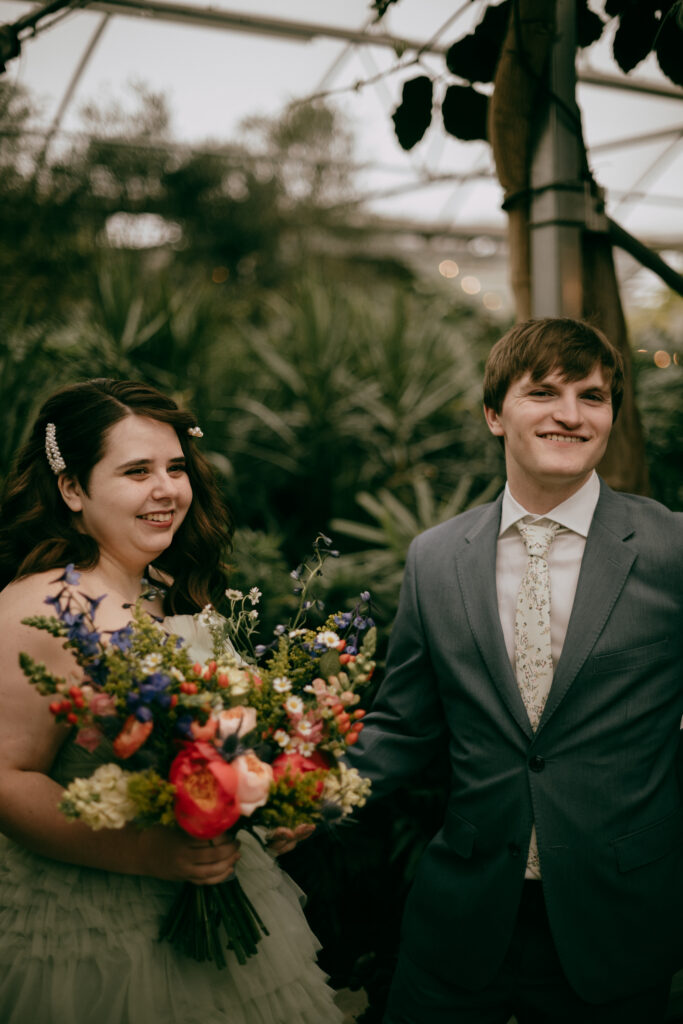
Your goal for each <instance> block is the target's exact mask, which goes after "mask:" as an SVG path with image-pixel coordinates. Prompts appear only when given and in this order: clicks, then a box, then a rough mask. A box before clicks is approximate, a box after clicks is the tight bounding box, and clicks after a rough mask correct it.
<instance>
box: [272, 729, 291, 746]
mask: <svg viewBox="0 0 683 1024" xmlns="http://www.w3.org/2000/svg"><path fill="white" fill-rule="evenodd" d="M273 739H274V740H275V742H276V743H277V745H278V746H279V747H286V746H287V744H288V743H289V733H286V732H285V730H284V729H276V730H275V732H274V733H273Z"/></svg>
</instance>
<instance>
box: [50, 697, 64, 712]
mask: <svg viewBox="0 0 683 1024" xmlns="http://www.w3.org/2000/svg"><path fill="white" fill-rule="evenodd" d="M61 710H62V702H61V701H59V700H53V701H52V703H51V704H50V711H51V712H52V714H53V715H58V714H59V712H60V711H61Z"/></svg>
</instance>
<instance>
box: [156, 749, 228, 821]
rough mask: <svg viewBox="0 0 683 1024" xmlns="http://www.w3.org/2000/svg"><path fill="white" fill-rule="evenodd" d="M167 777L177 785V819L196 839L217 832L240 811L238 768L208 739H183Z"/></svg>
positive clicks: (175, 808) (175, 806)
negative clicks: (191, 741) (204, 740)
mask: <svg viewBox="0 0 683 1024" xmlns="http://www.w3.org/2000/svg"><path fill="white" fill-rule="evenodd" d="M169 781H170V782H172V783H173V785H174V786H175V788H176V793H175V805H174V810H175V817H176V821H177V822H178V824H179V825H180V827H181V828H182V829H184V830H185V832H188V833H189V834H190V835H191V836H195V837H196V838H197V839H213V838H214V837H215V836H219V835H220V834H221V832H225V831H226V830H227V829H229V828H232V826H233V825H234V824H235V822H236V821H237V820H238V818H239V817H240V815H241V813H242V811H241V808H240V805H239V803H238V802H237V795H236V794H237V787H238V783H239V777H238V773H237V770H236V769H235V768H234V767H233V765H231V764H228V763H227V762H226V761H224V760H223V758H222V757H221V756H220V754H219V753H218V751H217V750H216V749H215V747H212V746H211V745H210V744H208V743H186V744H185V745H184V747H183V749H182V750H181V751H180V753H179V754H178V755H177V756H176V757H175V758H174V760H173V762H172V764H171V768H170V771H169Z"/></svg>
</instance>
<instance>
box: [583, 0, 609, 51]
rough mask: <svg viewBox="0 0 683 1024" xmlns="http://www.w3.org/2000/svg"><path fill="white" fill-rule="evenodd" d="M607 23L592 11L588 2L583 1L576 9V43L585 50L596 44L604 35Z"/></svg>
mask: <svg viewBox="0 0 683 1024" xmlns="http://www.w3.org/2000/svg"><path fill="white" fill-rule="evenodd" d="M604 27H605V23H604V21H603V20H602V18H601V17H599V15H597V14H596V13H595V11H591V9H590V7H589V6H588V0H582V2H581V3H579V4H577V7H576V41H577V43H578V45H579V46H580V47H581V48H582V49H583V47H585V46H590V45H591V44H592V43H594V42H596V41H597V40H598V39H599V38H600V36H601V35H602V30H603V28H604Z"/></svg>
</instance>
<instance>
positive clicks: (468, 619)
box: [349, 483, 683, 1003]
mask: <svg viewBox="0 0 683 1024" xmlns="http://www.w3.org/2000/svg"><path fill="white" fill-rule="evenodd" d="M501 501H502V497H501V498H499V499H498V500H497V501H495V502H493V503H492V504H489V505H485V506H482V507H480V508H476V509H472V510H470V511H468V512H465V513H464V514H462V515H460V516H457V517H456V518H455V519H452V520H450V521H449V522H447V523H444V524H442V525H441V526H437V527H435V528H434V529H432V530H428V531H427V532H426V533H424V534H422V535H420V536H419V537H417V538H416V539H415V540H414V541H413V544H412V545H411V548H410V552H409V555H408V561H407V566H406V573H405V578H404V582H403V587H402V590H401V600H400V605H399V611H398V615H397V618H396V622H395V624H394V628H393V631H392V635H391V642H390V649H389V656H388V664H387V675H386V678H385V681H384V683H383V685H382V687H381V689H380V692H379V694H378V698H377V701H376V703H375V705H374V707H373V709H372V712H371V714H370V715H368V716H367V718H366V719H365V722H366V725H365V728H364V730H363V732H362V733H361V738H360V740H359V742H358V744H357V745H356V746H355V747H354V748H353V749H352V751H351V754H350V758H349V759H350V760H351V761H352V763H354V764H355V765H357V766H358V767H359V769H360V770H361V771H362V772H363V773H364V774H366V775H369V776H370V777H371V778H372V779H373V782H374V790H375V793H376V794H377V795H379V794H381V793H383V792H387V791H389V790H390V789H393V788H396V787H397V786H400V785H401V784H403V783H406V782H408V781H409V780H410V779H412V778H414V777H415V775H416V773H419V771H420V769H421V768H422V767H423V766H424V765H425V764H426V763H427V762H428V761H429V760H430V759H431V758H432V756H433V754H434V750H435V745H436V744H447V745H448V751H449V757H450V766H451V779H450V800H449V804H448V809H447V813H446V818H445V821H444V824H443V827H442V828H441V830H440V831H439V833H438V834H437V835H436V836H435V838H434V839H433V841H432V842H431V844H430V846H429V847H428V849H427V851H426V853H425V854H424V856H423V858H422V861H421V863H420V866H419V869H418V873H417V877H416V880H415V883H414V885H413V888H412V890H411V894H410V896H409V899H408V904H407V907H406V913H405V917H404V926H403V942H404V945H405V948H406V951H407V952H408V954H409V955H410V956H411V957H412V958H413V959H414V960H416V961H417V962H418V963H421V964H423V965H424V966H425V967H426V968H427V969H428V970H431V971H433V972H436V973H439V974H441V975H443V976H444V977H446V978H449V979H452V980H453V981H454V982H455V983H456V984H459V985H461V986H465V987H469V988H473V989H476V988H479V987H483V986H485V985H486V984H487V983H488V982H490V981H491V980H492V978H493V976H494V975H495V973H496V971H497V969H498V967H499V966H500V964H501V961H502V959H503V957H504V956H505V953H506V950H507V948H508V945H509V942H510V939H511V935H512V930H513V928H514V923H515V918H516V913H517V908H518V905H519V900H520V896H521V891H522V884H523V879H524V871H525V863H526V854H527V849H528V843H529V836H530V833H531V826H532V822H535V823H536V830H537V834H538V845H539V852H540V858H541V869H542V874H543V889H544V894H545V900H546V905H547V909H548V915H549V919H550V924H551V928H552V932H553V936H554V938H555V942H556V945H557V949H558V952H559V955H560V957H561V960H562V964H563V967H564V970H565V972H566V974H567V976H568V978H569V980H570V982H571V983H572V985H573V986H574V987H575V989H576V990H577V991H578V993H579V994H580V995H581V996H582V997H583V998H584V999H586V1000H588V1001H591V1002H596V1003H598V1002H602V1001H605V1000H608V999H611V998H615V997H616V996H618V995H626V994H628V993H629V992H631V991H638V990H639V989H644V988H646V987H648V986H650V985H653V984H655V983H657V982H659V981H661V980H662V979H663V978H664V977H665V976H666V975H667V974H670V973H672V972H673V971H674V970H675V969H677V968H678V967H679V966H680V965H681V964H682V963H683V799H682V796H681V792H680V789H679V784H678V781H677V774H676V759H677V752H678V745H679V725H680V720H681V715H682V713H683V685H682V683H683V669H682V665H683V661H682V657H681V655H682V653H683V652H682V650H681V648H682V646H683V636H682V633H683V631H682V629H681V626H682V614H681V613H682V608H683V600H682V598H683V515H681V514H680V513H673V512H670V511H669V510H668V509H666V508H664V507H663V506H661V505H659V504H657V503H656V502H653V501H650V500H648V499H646V498H639V497H635V496H633V495H624V494H617V493H615V492H614V491H611V490H610V489H609V488H608V487H607V486H606V485H605V484H604V483H603V484H602V485H601V495H600V499H599V502H598V505H597V508H596V511H595V516H594V518H593V522H592V525H591V529H590V532H589V535H588V538H587V541H586V548H585V552H584V557H583V561H582V565H581V573H580V577H579V582H578V587H577V591H576V598H575V601H574V607H573V611H572V615H571V619H570V622H569V627H568V630H567V636H566V639H565V643H564V648H563V652H562V656H561V658H560V660H559V663H558V664H557V666H556V670H555V674H554V678H553V684H552V689H551V692H550V695H549V697H548V701H547V704H546V707H545V711H544V713H543V717H542V719H541V722H540V724H539V727H538V730H537V732H536V734H535V735H534V733H533V732H532V730H531V727H530V725H529V721H528V718H527V714H526V711H525V708H524V705H523V703H522V699H521V696H520V694H519V690H518V687H517V683H516V680H515V676H514V672H513V670H512V667H511V665H510V661H509V658H508V656H507V652H506V649H505V645H504V641H503V634H502V630H501V625H500V620H499V616H498V607H497V598H496V582H495V562H496V541H497V534H498V528H499V523H500V508H501Z"/></svg>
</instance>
